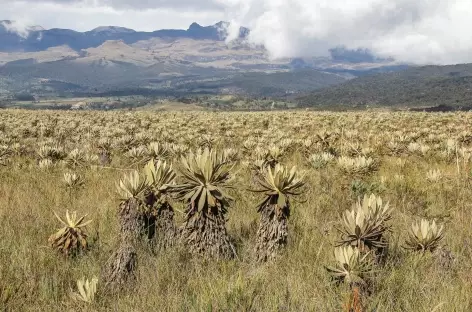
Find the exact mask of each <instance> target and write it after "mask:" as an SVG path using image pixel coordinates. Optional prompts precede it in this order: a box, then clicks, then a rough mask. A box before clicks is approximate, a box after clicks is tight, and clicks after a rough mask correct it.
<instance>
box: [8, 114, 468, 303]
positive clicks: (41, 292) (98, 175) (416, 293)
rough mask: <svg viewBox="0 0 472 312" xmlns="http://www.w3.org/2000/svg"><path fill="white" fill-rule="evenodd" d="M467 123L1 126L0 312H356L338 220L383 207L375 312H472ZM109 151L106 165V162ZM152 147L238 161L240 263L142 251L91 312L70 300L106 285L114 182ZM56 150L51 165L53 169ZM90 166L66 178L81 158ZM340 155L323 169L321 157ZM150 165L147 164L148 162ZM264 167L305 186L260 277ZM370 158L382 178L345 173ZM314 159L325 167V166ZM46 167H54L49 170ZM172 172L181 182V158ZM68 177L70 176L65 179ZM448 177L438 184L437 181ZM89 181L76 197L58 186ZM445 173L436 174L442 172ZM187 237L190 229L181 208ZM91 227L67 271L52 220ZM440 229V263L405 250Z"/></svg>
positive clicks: (216, 120) (114, 120) (369, 171)
mask: <svg viewBox="0 0 472 312" xmlns="http://www.w3.org/2000/svg"><path fill="white" fill-rule="evenodd" d="M471 126H472V114H470V113H446V114H425V113H369V112H359V113H314V112H270V113H268V112H264V113H211V112H181V113H178V112H65V111H62V112H59V111H34V112H33V111H23V110H2V111H0V146H1V149H0V155H3V156H2V157H0V161H1V163H2V164H3V166H0V310H1V311H40V310H42V311H64V310H65V311H346V309H345V308H344V306H345V304H346V302H347V301H348V299H349V296H350V295H351V290H350V288H349V286H348V285H336V284H335V283H333V282H332V280H331V278H330V275H329V274H328V272H327V271H326V269H325V266H327V265H332V264H334V262H335V259H334V256H333V250H334V245H335V242H336V241H337V240H338V239H339V233H338V231H337V230H336V228H337V227H339V226H340V225H341V218H340V216H341V214H342V213H343V212H344V211H345V210H346V209H350V208H351V206H352V205H353V204H354V203H355V202H356V200H357V199H358V197H359V196H362V195H364V194H370V193H375V194H377V195H379V196H381V197H382V198H383V200H384V201H389V202H390V206H392V207H393V208H394V210H393V214H392V220H390V221H389V223H390V224H391V225H392V228H391V232H390V233H389V234H388V237H387V239H388V245H389V248H388V252H387V255H386V260H385V263H383V264H378V265H376V267H375V270H374V272H373V275H372V277H371V284H372V286H371V289H370V293H369V294H366V295H365V296H364V297H363V298H362V304H363V306H364V307H363V310H364V311H378V312H379V311H425V312H429V311H436V312H438V311H451V312H452V311H471V310H472V295H471V294H472V278H471V276H472V262H471V261H470V259H471V256H472V245H471V244H472V242H471V237H472V218H471V216H470V212H471V210H472V189H471V182H472V180H471V179H472V176H471V168H470V155H471V153H472V132H471V130H470V129H471ZM105 141H108V142H109V151H110V153H111V163H107V164H103V163H100V161H99V159H98V158H97V157H96V155H97V154H98V153H99V146H103V142H105ZM150 142H160V143H162V144H164V143H166V144H169V146H171V149H172V150H173V151H174V152H175V153H177V151H185V150H188V149H191V150H194V149H196V148H198V147H199V146H202V145H211V146H212V148H213V149H217V150H224V149H227V148H232V149H234V150H236V151H237V161H236V167H235V168H234V170H233V173H234V176H235V181H234V185H235V189H234V190H232V191H231V195H232V196H233V197H234V198H235V201H234V204H233V205H232V206H231V207H230V209H229V214H228V222H227V229H228V233H229V235H230V236H231V237H232V238H233V240H234V243H235V246H236V252H237V258H235V259H234V260H227V261H223V260H220V261H217V260H210V259H203V258H201V257H198V256H195V255H190V254H189V253H188V252H187V250H186V249H185V248H184V247H182V246H179V245H178V246H176V247H175V248H173V249H170V250H166V251H163V252H158V253H153V252H152V250H150V248H149V247H148V246H147V245H145V244H142V245H140V246H139V248H138V273H137V276H138V281H137V283H136V284H135V285H134V286H133V287H132V288H131V289H127V290H126V291H124V292H121V293H119V294H118V295H114V296H111V295H107V294H104V293H101V292H100V287H101V284H100V281H99V284H98V289H99V293H98V295H97V297H96V299H95V301H94V302H93V303H91V304H88V303H81V302H78V301H75V300H73V299H71V297H70V292H71V291H75V290H76V281H77V280H78V279H79V278H82V277H86V278H89V279H90V278H92V277H93V276H100V271H101V269H102V267H103V265H104V263H105V262H106V261H107V259H108V258H109V257H110V255H111V254H112V252H113V251H114V250H115V248H116V247H117V244H118V240H119V238H118V231H119V225H118V218H117V211H118V206H119V203H120V200H119V198H118V196H117V195H116V187H115V183H116V182H117V181H118V180H119V179H120V178H121V177H122V175H123V173H125V172H128V171H130V170H134V169H140V167H141V165H138V163H139V161H140V158H142V157H144V155H145V153H144V152H143V153H144V154H139V153H138V156H136V152H131V150H133V149H142V150H143V151H145V148H146V146H147V145H148V144H149V143H150ZM51 149H54V150H55V151H56V153H48V154H45V153H44V151H45V150H51ZM74 149H78V150H79V151H80V152H81V153H82V154H83V157H82V160H81V163H80V165H79V166H76V167H70V162H67V160H68V159H70V157H71V156H70V155H71V151H73V150H74ZM321 153H330V154H331V155H333V156H334V158H333V160H331V161H328V162H326V163H322V164H320V163H319V162H314V161H313V158H312V155H320V154H321ZM139 155H141V156H139ZM267 155H269V156H270V157H271V158H272V159H274V160H275V161H276V162H279V163H281V164H284V165H286V166H289V167H291V166H293V165H296V166H297V168H298V172H299V173H300V174H301V175H303V176H304V180H305V181H306V183H307V186H306V189H305V192H304V194H303V196H301V197H302V198H301V200H298V201H293V203H292V207H291V209H292V215H291V218H290V219H289V242H288V245H287V247H286V249H285V250H284V251H283V253H282V254H281V255H280V257H278V258H277V259H276V260H275V261H272V262H268V263H265V264H257V263H255V261H254V256H253V249H254V241H255V236H256V231H257V224H258V221H259V214H258V213H257V211H256V209H255V206H256V204H257V203H258V202H259V201H260V200H261V195H259V194H257V193H253V192H251V191H249V189H253V188H254V184H253V180H254V176H253V175H254V173H253V172H254V171H253V170H252V168H253V165H254V164H257V163H258V161H260V160H261V157H267ZM342 156H345V157H349V158H351V159H356V158H358V157H366V158H370V159H372V160H374V161H375V163H376V164H378V165H377V166H376V167H375V168H374V167H372V168H361V170H355V169H352V168H348V167H345V166H342V165H340V162H339V159H340V158H341V157H342ZM315 158H316V157H315ZM48 159H49V160H48ZM168 161H171V162H173V163H174V166H175V167H176V168H177V169H178V168H179V161H178V157H170V158H169V159H168ZM67 163H69V167H68V165H67ZM434 170H438V171H434ZM71 171H73V172H76V173H78V174H80V175H81V176H82V177H83V178H84V181H85V184H84V186H83V187H82V188H81V189H79V190H77V191H76V192H70V191H68V190H67V189H66V188H65V185H64V181H63V174H64V173H65V172H71ZM434 172H436V174H435V173H434ZM173 204H174V207H175V208H176V223H177V224H178V225H179V224H181V222H182V220H183V217H184V216H183V214H182V213H181V211H182V210H183V209H184V207H183V205H182V204H180V203H177V202H175V203H173ZM66 209H69V210H72V211H77V212H78V213H79V214H80V215H83V214H88V218H89V219H92V220H93V221H92V223H91V224H90V225H88V226H87V228H86V229H87V232H88V234H89V239H90V244H91V248H90V250H89V252H88V253H86V254H84V255H81V256H78V257H76V258H65V257H63V256H62V255H60V254H58V253H57V252H56V251H55V250H53V249H52V248H51V247H50V246H49V245H48V237H49V235H51V234H52V233H53V232H55V231H56V230H57V228H58V227H59V223H58V221H57V220H56V219H55V218H54V214H53V213H54V212H57V213H58V214H60V215H63V214H64V212H65V210H66ZM421 218H425V219H428V220H433V219H435V220H436V222H438V223H440V224H443V225H444V229H445V238H444V239H443V240H442V241H441V248H440V249H439V252H435V253H429V252H427V253H424V254H422V253H415V252H411V251H408V250H405V249H404V248H403V246H404V242H405V240H406V238H407V236H408V230H409V229H410V225H411V223H412V222H413V221H415V220H418V219H421Z"/></svg>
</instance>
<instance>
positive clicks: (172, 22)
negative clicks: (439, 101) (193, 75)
mask: <svg viewBox="0 0 472 312" xmlns="http://www.w3.org/2000/svg"><path fill="white" fill-rule="evenodd" d="M0 7H1V8H2V10H1V11H0V19H13V20H17V21H18V20H19V21H20V22H19V23H17V25H26V22H28V23H29V25H41V26H44V27H45V28H51V27H61V28H71V29H76V30H80V31H84V30H90V29H92V28H95V27H97V26H107V25H116V26H123V27H128V28H133V29H136V30H146V31H152V30H156V29H162V28H183V29H185V28H187V27H188V25H190V24H191V23H192V22H194V21H195V22H198V23H200V24H203V25H210V24H213V23H215V22H217V21H220V20H227V21H229V22H231V26H230V27H229V29H228V31H229V33H230V34H232V35H233V38H234V36H235V35H236V34H237V33H238V31H239V26H246V27H249V28H250V29H251V35H250V38H249V40H250V41H251V42H253V43H255V44H262V45H264V46H265V47H266V48H267V49H268V51H269V53H270V55H271V56H272V57H273V58H282V57H303V56H328V55H329V49H330V48H333V47H336V46H346V47H347V48H351V49H357V48H359V47H362V48H367V49H369V50H371V51H372V52H373V53H375V54H376V55H377V56H379V57H383V58H386V57H393V58H395V59H396V60H398V61H401V62H411V63H417V64H454V63H467V62H472V53H471V52H472V36H470V35H469V34H468V32H469V29H472V19H471V18H470V16H472V1H471V0H311V1H308V0H0ZM12 31H14V29H13V30H12ZM17 31H18V32H21V31H22V30H21V28H20V27H17Z"/></svg>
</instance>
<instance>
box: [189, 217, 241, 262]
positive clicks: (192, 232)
mask: <svg viewBox="0 0 472 312" xmlns="http://www.w3.org/2000/svg"><path fill="white" fill-rule="evenodd" d="M181 239H182V241H183V243H184V244H185V245H186V246H187V247H188V248H189V250H190V252H192V253H197V254H202V255H205V256H208V257H213V258H217V259H232V258H234V257H235V256H236V253H235V249H234V246H233V244H232V243H231V240H230V237H229V235H228V233H227V232H226V227H225V219H224V215H222V214H221V213H219V212H218V209H217V208H214V209H205V211H203V212H200V213H195V214H193V215H191V216H188V218H187V221H186V222H185V223H184V224H183V226H182V228H181Z"/></svg>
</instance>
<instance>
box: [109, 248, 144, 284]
mask: <svg viewBox="0 0 472 312" xmlns="http://www.w3.org/2000/svg"><path fill="white" fill-rule="evenodd" d="M137 262H138V257H137V254H136V249H135V247H134V245H133V244H130V243H129V242H127V241H122V242H121V244H120V247H119V248H118V250H117V251H115V252H114V253H113V255H112V256H111V257H110V258H109V259H108V261H107V263H106V264H105V268H104V269H103V271H102V280H103V281H104V284H105V289H107V290H110V291H116V290H119V289H122V288H124V287H126V286H129V285H130V284H131V283H132V282H134V281H135V280H136V273H135V271H136V266H137Z"/></svg>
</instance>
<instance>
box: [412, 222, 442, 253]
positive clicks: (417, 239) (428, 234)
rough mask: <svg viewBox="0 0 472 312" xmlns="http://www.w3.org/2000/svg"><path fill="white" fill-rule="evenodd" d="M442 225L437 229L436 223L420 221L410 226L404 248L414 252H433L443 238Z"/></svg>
mask: <svg viewBox="0 0 472 312" xmlns="http://www.w3.org/2000/svg"><path fill="white" fill-rule="evenodd" d="M443 229H444V225H442V226H441V227H439V226H438V225H437V224H436V221H435V220H433V221H431V222H429V221H428V220H425V219H422V220H421V221H420V222H419V223H418V222H415V223H413V224H412V225H411V229H410V232H409V233H408V234H409V235H408V240H407V241H406V246H405V248H407V249H411V250H415V251H422V252H426V251H434V250H435V249H436V248H437V247H438V246H439V243H440V242H441V240H442V239H443V238H444V233H443Z"/></svg>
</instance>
